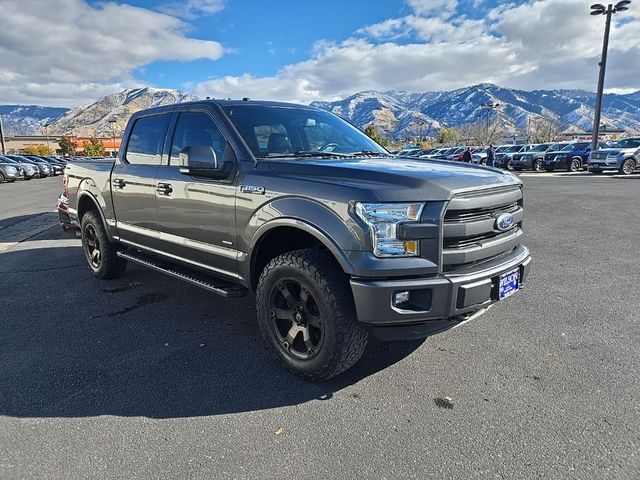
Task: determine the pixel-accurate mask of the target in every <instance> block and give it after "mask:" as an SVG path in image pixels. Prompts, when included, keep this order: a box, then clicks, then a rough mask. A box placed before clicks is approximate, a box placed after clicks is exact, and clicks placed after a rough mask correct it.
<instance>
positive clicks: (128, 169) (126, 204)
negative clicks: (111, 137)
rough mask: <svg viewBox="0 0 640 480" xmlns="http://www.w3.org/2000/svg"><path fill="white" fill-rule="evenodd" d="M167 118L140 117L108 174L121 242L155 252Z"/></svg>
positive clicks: (157, 116) (161, 115)
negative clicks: (158, 179)
mask: <svg viewBox="0 0 640 480" xmlns="http://www.w3.org/2000/svg"><path fill="white" fill-rule="evenodd" d="M169 119H170V114H168V113H165V114H156V115H148V116H143V117H139V118H138V119H136V120H135V122H134V124H133V125H132V127H131V130H130V133H129V136H128V141H127V145H126V148H125V150H124V153H123V156H122V158H118V160H117V161H116V163H115V165H114V168H113V172H112V174H111V192H112V198H113V207H114V210H115V218H116V227H117V230H118V235H119V236H120V239H121V240H123V241H125V242H129V243H134V244H136V245H140V246H143V247H150V248H157V246H158V244H157V238H156V237H157V231H158V215H157V212H156V191H155V189H156V174H157V171H158V167H159V166H160V163H161V155H162V149H163V146H164V141H165V138H166V133H167V128H168V125H169Z"/></svg>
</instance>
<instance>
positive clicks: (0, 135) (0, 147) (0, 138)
mask: <svg viewBox="0 0 640 480" xmlns="http://www.w3.org/2000/svg"><path fill="white" fill-rule="evenodd" d="M0 152H2V155H6V153H7V149H6V148H5V145H4V128H2V115H0Z"/></svg>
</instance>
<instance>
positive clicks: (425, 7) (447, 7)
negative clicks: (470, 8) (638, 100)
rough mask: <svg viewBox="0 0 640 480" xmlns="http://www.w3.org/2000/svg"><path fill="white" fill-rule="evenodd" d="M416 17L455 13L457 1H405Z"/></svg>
mask: <svg viewBox="0 0 640 480" xmlns="http://www.w3.org/2000/svg"><path fill="white" fill-rule="evenodd" d="M407 5H409V6H410V7H411V8H412V9H413V11H414V12H416V14H417V15H435V14H438V15H447V14H451V13H453V12H455V11H456V8H457V6H458V0H407Z"/></svg>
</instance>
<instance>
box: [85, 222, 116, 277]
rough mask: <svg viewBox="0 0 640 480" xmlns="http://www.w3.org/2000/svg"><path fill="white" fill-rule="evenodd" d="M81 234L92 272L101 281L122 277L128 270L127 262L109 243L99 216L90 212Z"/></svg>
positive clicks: (113, 245)
mask: <svg viewBox="0 0 640 480" xmlns="http://www.w3.org/2000/svg"><path fill="white" fill-rule="evenodd" d="M80 232H81V234H82V250H83V251H84V256H85V258H86V259H87V263H88V264H89V268H90V269H91V272H92V273H93V274H94V275H95V276H96V277H98V278H100V279H108V278H117V277H120V276H121V275H122V274H123V273H124V271H125V269H126V268H127V261H126V260H124V259H123V258H120V257H118V250H117V249H116V246H115V244H114V243H112V242H110V241H109V237H107V232H106V231H105V229H104V226H103V224H102V221H101V220H100V218H99V217H98V214H97V213H96V212H94V211H89V212H87V213H85V214H84V216H83V217H82V222H81V228H80Z"/></svg>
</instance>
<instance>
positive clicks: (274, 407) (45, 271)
mask: <svg viewBox="0 0 640 480" xmlns="http://www.w3.org/2000/svg"><path fill="white" fill-rule="evenodd" d="M523 180H524V182H525V195H526V199H525V208H526V211H527V213H526V217H525V229H526V240H525V243H526V244H527V245H528V246H529V247H530V248H531V250H532V254H533V256H534V263H533V268H532V274H531V277H530V279H529V282H528V284H527V286H526V289H525V290H524V291H522V292H520V293H519V294H518V295H516V296H515V297H513V298H512V299H510V300H509V301H506V302H504V303H503V304H498V305H496V306H495V307H494V308H492V309H491V310H490V311H489V312H488V313H487V314H486V315H484V316H482V317H481V318H479V319H478V320H476V321H474V322H472V323H470V324H468V325H465V326H464V327H462V328H459V329H456V330H452V331H448V332H445V333H443V334H440V335H437V336H434V337H431V338H430V339H428V340H426V341H425V342H423V343H401V344H381V343H373V344H371V345H370V348H369V350H368V352H367V353H366V354H365V356H364V357H363V358H362V360H361V361H360V362H359V364H358V365H356V367H355V368H353V369H352V370H350V371H349V372H347V373H346V374H344V375H342V376H340V377H337V378H335V379H333V380H332V381H329V382H327V383H323V384H314V383H309V382H305V381H303V380H300V379H298V378H296V377H293V376H292V375H290V374H288V373H287V372H285V371H284V370H283V369H282V368H281V367H280V366H279V365H278V364H276V363H275V361H273V360H272V359H271V357H270V356H269V354H268V352H267V351H266V350H265V348H264V347H263V346H262V343H261V341H260V338H259V336H258V330H257V326H256V324H255V323H256V322H255V313H254V305H253V298H245V299H235V300H225V299H222V298H219V297H216V296H214V295H211V294H209V293H207V292H206V291H204V290H199V289H197V288H194V287H191V286H189V285H186V284H183V283H181V282H179V281H177V280H173V279H171V278H168V277H165V276H163V275H161V274H159V273H155V272H152V271H148V270H144V269H142V268H140V267H137V266H130V268H129V270H128V274H127V275H126V276H125V277H124V278H122V279H119V280H114V281H105V282H102V281H98V280H95V279H94V278H93V277H92V276H91V275H90V273H89V269H88V267H87V266H86V264H85V261H84V258H83V255H82V251H81V249H80V246H79V245H80V243H79V240H78V239H76V238H75V235H74V234H72V233H64V232H63V231H62V230H61V229H60V228H59V227H54V228H49V229H47V228H48V227H50V226H52V225H53V224H54V222H55V220H53V219H52V216H51V211H52V210H53V207H54V206H55V200H56V198H57V196H58V195H59V193H60V189H61V181H60V179H59V178H58V179H55V178H52V179H43V180H36V181H32V182H30V183H29V184H22V182H21V183H20V184H12V185H0V205H2V207H1V210H2V211H1V215H0V246H2V245H4V247H3V248H0V252H2V253H0V292H1V293H0V297H1V298H2V303H1V305H0V386H1V388H0V478H6V479H14V478H49V479H58V478H59V479H67V478H89V477H91V478H160V477H165V478H193V479H199V478H216V479H226V478H243V479H244V478H250V479H266V478H293V477H297V478H305V477H312V478H340V479H346V478H379V479H385V478H386V479H397V478H418V479H422V478H439V479H442V478H446V479H448V478H451V479H466V478H511V479H528V478H552V479H561V478H567V479H569V478H571V479H621V478H622V479H624V478H630V479H631V478H639V477H640V401H639V400H638V392H639V389H638V385H640V373H639V369H638V365H639V363H640V362H639V360H640V349H639V345H640V321H639V314H638V312H640V268H639V267H638V263H639V258H638V252H639V247H638V245H639V243H638V240H639V235H640V175H633V176H631V177H618V176H613V175H605V176H592V175H589V174H586V173H584V174H583V173H579V174H535V173H527V174H524V175H523ZM27 187H28V188H27ZM43 215H44V217H43ZM19 217H23V218H19ZM34 219H35V220H34ZM24 221H31V222H33V223H34V224H35V226H33V228H31V226H30V227H29V228H31V230H30V229H29V228H26V227H25V228H23V227H21V224H23V222H24ZM52 222H53V223H52ZM16 232H17V233H16ZM20 240H22V241H21V242H20V243H16V242H18V241H20ZM442 397H450V398H451V401H446V402H443V401H442ZM447 407H452V408H447Z"/></svg>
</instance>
